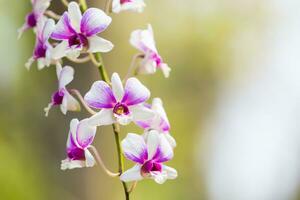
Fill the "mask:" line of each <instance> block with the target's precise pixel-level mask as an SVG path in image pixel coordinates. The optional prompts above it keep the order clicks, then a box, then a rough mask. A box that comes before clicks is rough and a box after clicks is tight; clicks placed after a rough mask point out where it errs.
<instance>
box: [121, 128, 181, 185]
mask: <svg viewBox="0 0 300 200" xmlns="http://www.w3.org/2000/svg"><path fill="white" fill-rule="evenodd" d="M122 147H123V151H124V155H125V157H126V158H127V159H129V160H131V161H133V162H135V163H136V165H135V166H134V167H133V168H131V169H129V170H127V171H125V172H124V173H123V174H122V175H121V177H120V178H121V180H122V181H125V182H128V181H139V180H142V179H144V178H151V179H154V180H155V182H157V183H159V184H162V183H164V182H165V181H166V180H167V179H175V178H176V177H177V171H176V170H175V169H173V168H171V167H168V166H166V165H164V164H163V163H164V162H167V161H169V160H171V159H172V158H173V149H172V148H171V146H170V145H169V144H168V142H167V141H166V139H165V137H163V136H162V135H161V134H159V133H158V132H157V131H154V130H152V131H150V132H149V133H148V137H147V140H146V141H145V139H144V137H142V136H140V135H137V134H133V133H129V134H128V135H127V136H126V138H125V139H124V140H123V141H122Z"/></svg>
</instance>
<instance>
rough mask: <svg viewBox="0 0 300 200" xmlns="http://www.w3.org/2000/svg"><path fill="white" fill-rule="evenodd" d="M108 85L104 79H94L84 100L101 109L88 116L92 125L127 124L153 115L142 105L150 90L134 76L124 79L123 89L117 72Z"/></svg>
mask: <svg viewBox="0 0 300 200" xmlns="http://www.w3.org/2000/svg"><path fill="white" fill-rule="evenodd" d="M111 85H112V89H111V88H110V86H109V85H108V84H107V83H106V82H104V81H96V82H95V83H94V84H93V85H92V87H91V89H90V90H89V91H88V93H87V94H86V95H85V97H84V100H85V101H86V102H87V104H88V105H89V106H90V107H92V108H95V109H102V110H101V111H100V112H98V113H97V114H95V115H94V116H92V117H90V123H91V124H93V125H97V126H101V125H109V124H113V123H115V122H118V123H120V124H121V125H127V124H129V123H130V122H131V121H141V120H147V119H150V118H151V117H153V116H154V113H153V111H151V110H150V109H149V108H146V107H145V106H143V103H144V102H145V101H147V100H148V99H149V97H150V91H149V90H148V89H147V88H146V87H145V86H144V85H143V84H142V83H141V82H140V81H139V80H138V79H136V78H129V79H128V80H127V81H126V84H125V89H124V88H123V85H122V81H121V79H120V77H119V75H118V74H117V73H114V74H113V75H112V78H111Z"/></svg>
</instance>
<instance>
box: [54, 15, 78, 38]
mask: <svg viewBox="0 0 300 200" xmlns="http://www.w3.org/2000/svg"><path fill="white" fill-rule="evenodd" d="M75 33H76V31H75V30H74V28H73V27H72V25H71V20H70V18H69V15H68V13H67V12H65V13H64V14H63V15H62V16H61V18H60V19H59V21H58V22H57V24H56V26H55V28H54V31H53V33H52V34H51V38H52V39H54V40H68V39H69V37H71V36H72V35H74V34H75Z"/></svg>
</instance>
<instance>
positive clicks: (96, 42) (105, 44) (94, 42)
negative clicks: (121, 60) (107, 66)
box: [88, 35, 114, 53]
mask: <svg viewBox="0 0 300 200" xmlns="http://www.w3.org/2000/svg"><path fill="white" fill-rule="evenodd" d="M88 40H89V49H88V52H90V53H96V52H104V53H105V52H109V51H111V50H112V49H113V47H114V45H113V44H112V43H111V42H110V41H108V40H105V39H103V38H101V37H98V36H96V35H95V36H92V37H89V38H88Z"/></svg>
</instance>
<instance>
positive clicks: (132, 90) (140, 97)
mask: <svg viewBox="0 0 300 200" xmlns="http://www.w3.org/2000/svg"><path fill="white" fill-rule="evenodd" d="M149 97H150V91H149V90H148V89H147V88H146V87H145V86H144V85H143V84H142V83H141V82H140V81H139V80H138V79H136V78H129V79H128V80H127V82H126V85H125V94H124V97H123V99H122V103H125V104H126V105H128V106H132V105H136V104H139V103H143V102H145V101H146V100H148V99H149Z"/></svg>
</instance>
